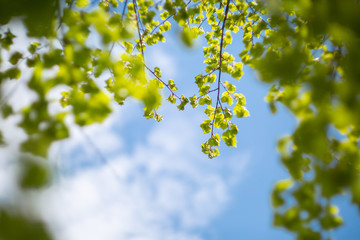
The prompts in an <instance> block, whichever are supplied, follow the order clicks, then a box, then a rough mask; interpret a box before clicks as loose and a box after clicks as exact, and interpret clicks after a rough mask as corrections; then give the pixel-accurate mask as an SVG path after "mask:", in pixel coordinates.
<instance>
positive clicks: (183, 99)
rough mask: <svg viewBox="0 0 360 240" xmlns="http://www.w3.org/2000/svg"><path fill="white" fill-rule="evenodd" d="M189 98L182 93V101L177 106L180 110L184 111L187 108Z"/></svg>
mask: <svg viewBox="0 0 360 240" xmlns="http://www.w3.org/2000/svg"><path fill="white" fill-rule="evenodd" d="M188 102H189V99H187V98H186V97H184V96H183V95H181V103H180V104H179V105H178V106H177V108H178V109H179V110H180V111H183V110H184V108H185V105H186V104H188Z"/></svg>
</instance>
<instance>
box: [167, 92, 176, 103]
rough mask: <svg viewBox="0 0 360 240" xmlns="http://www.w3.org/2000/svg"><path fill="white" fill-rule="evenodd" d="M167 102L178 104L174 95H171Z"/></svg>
mask: <svg viewBox="0 0 360 240" xmlns="http://www.w3.org/2000/svg"><path fill="white" fill-rule="evenodd" d="M166 100H168V101H169V102H170V103H176V97H175V96H174V94H170V96H169V97H168V98H167V99H166Z"/></svg>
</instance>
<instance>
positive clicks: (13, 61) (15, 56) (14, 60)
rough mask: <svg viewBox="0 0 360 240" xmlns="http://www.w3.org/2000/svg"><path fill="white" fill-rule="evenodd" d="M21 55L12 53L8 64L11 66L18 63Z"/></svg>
mask: <svg viewBox="0 0 360 240" xmlns="http://www.w3.org/2000/svg"><path fill="white" fill-rule="evenodd" d="M22 56H23V55H22V53H20V52H14V53H13V54H12V55H11V57H10V59H9V62H10V63H11V64H12V65H15V64H17V63H18V61H19V60H20V59H21V58H22Z"/></svg>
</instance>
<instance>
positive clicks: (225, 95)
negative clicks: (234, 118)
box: [220, 92, 233, 106]
mask: <svg viewBox="0 0 360 240" xmlns="http://www.w3.org/2000/svg"><path fill="white" fill-rule="evenodd" d="M220 100H221V102H223V103H227V104H229V105H230V106H231V105H232V104H233V98H232V96H231V95H230V93H228V92H223V94H222V96H221V99H220Z"/></svg>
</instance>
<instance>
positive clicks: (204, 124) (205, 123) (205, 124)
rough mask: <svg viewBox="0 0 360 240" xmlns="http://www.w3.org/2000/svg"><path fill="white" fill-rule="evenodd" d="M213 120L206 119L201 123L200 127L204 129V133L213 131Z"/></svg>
mask: <svg viewBox="0 0 360 240" xmlns="http://www.w3.org/2000/svg"><path fill="white" fill-rule="evenodd" d="M210 125H211V120H210V119H205V120H204V121H203V122H202V123H201V124H200V127H201V129H202V130H203V132H204V134H206V133H209V132H210V131H211V127H210Z"/></svg>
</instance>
